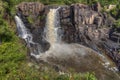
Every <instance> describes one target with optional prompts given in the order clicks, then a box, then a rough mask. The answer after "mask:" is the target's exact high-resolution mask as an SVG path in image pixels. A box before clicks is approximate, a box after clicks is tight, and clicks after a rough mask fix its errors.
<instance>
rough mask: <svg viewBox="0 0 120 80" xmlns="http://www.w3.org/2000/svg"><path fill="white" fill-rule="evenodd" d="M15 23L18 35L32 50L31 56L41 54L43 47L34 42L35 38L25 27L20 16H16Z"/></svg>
mask: <svg viewBox="0 0 120 80" xmlns="http://www.w3.org/2000/svg"><path fill="white" fill-rule="evenodd" d="M15 21H16V24H17V31H18V35H19V37H21V38H22V39H24V40H25V41H26V43H27V46H28V47H29V48H30V51H31V54H37V55H38V54H39V53H41V46H40V45H39V44H38V43H35V42H33V40H32V39H33V36H32V34H31V33H30V31H29V30H28V29H27V28H26V27H25V25H24V23H23V22H22V20H21V19H20V18H19V17H18V16H15Z"/></svg>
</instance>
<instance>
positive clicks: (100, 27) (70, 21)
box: [17, 2, 120, 66]
mask: <svg viewBox="0 0 120 80" xmlns="http://www.w3.org/2000/svg"><path fill="white" fill-rule="evenodd" d="M57 7H59V6H47V5H43V4H41V3H38V2H30V3H21V4H19V5H18V6H17V13H18V14H17V15H19V16H20V17H21V18H22V19H23V22H24V24H25V26H26V27H27V28H28V29H30V31H31V33H32V34H33V41H34V42H37V43H39V44H41V45H42V48H43V52H44V51H46V50H48V49H49V47H50V44H49V43H48V42H47V41H46V40H45V39H44V28H45V23H46V15H47V13H48V12H49V9H50V8H57ZM100 10H101V7H100V4H99V3H97V4H95V5H92V6H88V5H84V4H73V5H71V6H61V7H60V9H59V15H60V25H61V29H62V31H63V36H62V41H63V42H65V43H79V44H82V45H85V46H87V47H90V48H92V49H93V50H95V51H97V52H99V53H102V50H104V49H103V48H105V51H110V50H111V48H110V49H106V47H105V45H104V44H106V43H107V42H108V40H109V36H110V34H111V29H110V28H109V27H110V26H112V23H113V22H114V19H112V18H111V17H108V16H107V14H106V13H101V12H100ZM101 49H102V50H101ZM108 55H109V52H108ZM116 57H117V56H114V58H116ZM119 60H120V58H119V59H118V60H117V61H116V60H115V62H116V63H117V64H120V63H119ZM119 66H120V65H119Z"/></svg>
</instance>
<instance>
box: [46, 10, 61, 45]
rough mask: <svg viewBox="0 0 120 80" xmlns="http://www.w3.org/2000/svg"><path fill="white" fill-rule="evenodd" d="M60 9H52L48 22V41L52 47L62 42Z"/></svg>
mask: <svg viewBox="0 0 120 80" xmlns="http://www.w3.org/2000/svg"><path fill="white" fill-rule="evenodd" d="M58 9H59V8H57V9H50V11H49V13H48V15H47V20H46V28H45V30H46V31H45V32H46V40H47V41H48V42H49V43H50V44H51V45H52V44H54V43H59V42H60V41H61V36H60V35H61V31H60V30H61V29H60V18H59V12H58Z"/></svg>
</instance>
